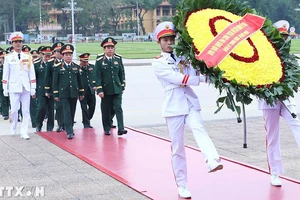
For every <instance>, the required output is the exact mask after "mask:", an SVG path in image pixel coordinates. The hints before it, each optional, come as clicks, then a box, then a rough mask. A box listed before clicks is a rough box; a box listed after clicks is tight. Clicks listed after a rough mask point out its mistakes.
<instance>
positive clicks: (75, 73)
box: [52, 44, 84, 139]
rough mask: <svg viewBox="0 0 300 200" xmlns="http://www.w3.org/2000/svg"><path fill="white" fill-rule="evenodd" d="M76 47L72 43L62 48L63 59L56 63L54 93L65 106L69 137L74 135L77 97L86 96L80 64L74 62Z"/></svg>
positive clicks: (66, 126) (56, 98)
mask: <svg viewBox="0 0 300 200" xmlns="http://www.w3.org/2000/svg"><path fill="white" fill-rule="evenodd" d="M73 51H74V47H73V46H72V45H70V44H66V45H64V46H62V48H61V49H60V52H61V54H62V55H63V61H62V62H60V63H58V64H56V65H54V67H55V69H54V71H53V84H52V85H53V94H54V98H55V100H56V101H60V102H61V104H62V107H63V115H64V123H65V128H66V132H67V136H68V139H72V138H73V136H74V130H73V124H74V116H75V111H76V104H77V99H78V97H79V100H80V101H81V100H82V99H83V98H84V89H83V85H82V80H81V76H80V72H79V70H80V67H79V65H77V64H75V63H74V62H72V56H73Z"/></svg>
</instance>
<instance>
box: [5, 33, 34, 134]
mask: <svg viewBox="0 0 300 200" xmlns="http://www.w3.org/2000/svg"><path fill="white" fill-rule="evenodd" d="M13 34H14V33H13ZM2 82H3V93H4V95H5V96H8V94H9V97H10V103H11V110H10V117H11V122H12V124H11V133H12V134H15V133H16V128H17V123H18V110H19V109H20V103H22V114H23V120H22V124H21V137H22V138H24V139H29V137H28V135H27V133H28V123H29V120H30V114H29V105H30V95H35V88H36V78H35V71H34V66H33V62H32V57H31V55H30V54H29V53H24V52H21V53H20V59H19V56H18V53H17V52H15V51H14V52H11V53H9V54H7V55H6V56H5V61H4V69H3V80H2Z"/></svg>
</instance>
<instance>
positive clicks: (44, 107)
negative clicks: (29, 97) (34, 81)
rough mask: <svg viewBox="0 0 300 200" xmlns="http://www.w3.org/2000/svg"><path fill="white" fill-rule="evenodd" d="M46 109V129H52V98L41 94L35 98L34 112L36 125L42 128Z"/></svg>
mask: <svg viewBox="0 0 300 200" xmlns="http://www.w3.org/2000/svg"><path fill="white" fill-rule="evenodd" d="M46 111H48V115H47V118H48V119H47V131H52V130H53V128H54V98H53V97H52V96H50V98H48V97H46V96H41V97H38V98H37V112H36V126H37V127H38V128H42V126H43V122H44V119H45V115H46Z"/></svg>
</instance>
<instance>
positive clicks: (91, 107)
mask: <svg viewBox="0 0 300 200" xmlns="http://www.w3.org/2000/svg"><path fill="white" fill-rule="evenodd" d="M80 106H81V112H82V123H83V125H84V127H88V126H90V125H91V124H90V120H91V119H92V118H93V116H94V112H95V108H96V97H95V94H90V95H85V96H84V98H83V99H82V100H81V101H80Z"/></svg>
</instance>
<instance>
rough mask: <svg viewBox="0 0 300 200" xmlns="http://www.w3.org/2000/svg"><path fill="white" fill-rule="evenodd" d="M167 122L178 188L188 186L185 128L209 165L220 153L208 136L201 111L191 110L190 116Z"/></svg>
mask: <svg viewBox="0 0 300 200" xmlns="http://www.w3.org/2000/svg"><path fill="white" fill-rule="evenodd" d="M166 122H167V126H168V130H169V134H170V136H171V148H172V149H171V150H172V167H173V173H174V176H175V181H176V184H177V186H178V187H180V186H186V183H187V165H186V155H185V147H184V126H185V124H187V125H188V126H189V127H190V128H191V130H192V132H193V135H194V138H195V140H196V142H197V144H198V147H199V149H200V150H201V152H202V154H203V156H204V159H205V161H206V162H207V163H210V161H213V160H216V159H219V155H218V152H217V150H216V148H215V146H214V144H213V142H212V140H211V139H210V137H209V136H208V134H207V132H206V130H205V128H204V126H203V121H202V118H201V114H200V111H197V110H195V109H194V108H193V107H191V108H190V112H189V114H188V115H181V116H175V117H166Z"/></svg>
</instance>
